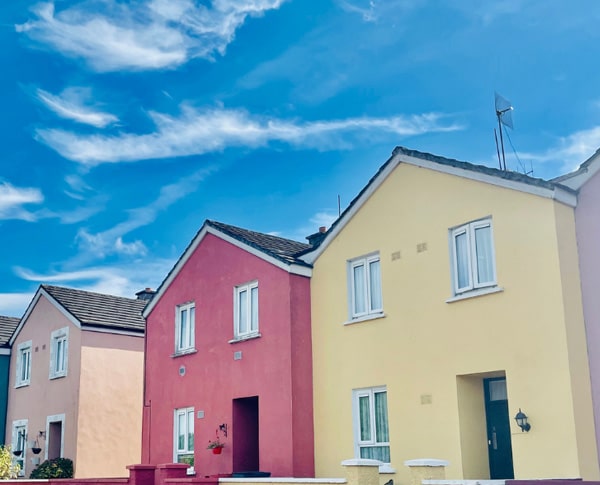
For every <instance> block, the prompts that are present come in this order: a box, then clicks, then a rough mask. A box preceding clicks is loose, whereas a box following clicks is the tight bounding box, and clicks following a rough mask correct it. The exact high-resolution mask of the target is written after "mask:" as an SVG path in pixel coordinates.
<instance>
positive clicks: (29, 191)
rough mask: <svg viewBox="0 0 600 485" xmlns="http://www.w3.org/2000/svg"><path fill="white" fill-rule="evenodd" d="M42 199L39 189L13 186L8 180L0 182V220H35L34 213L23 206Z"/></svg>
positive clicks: (39, 201)
mask: <svg viewBox="0 0 600 485" xmlns="http://www.w3.org/2000/svg"><path fill="white" fill-rule="evenodd" d="M43 201H44V196H43V195H42V192H41V191H40V190H39V189H36V188H31V187H27V188H20V187H14V186H13V185H11V184H9V183H8V182H0V220H1V219H20V220H23V221H29V222H32V221H35V220H36V219H37V216H36V214H35V213H33V212H30V211H28V210H27V209H25V208H24V207H23V206H24V205H27V204H39V203H41V202H43Z"/></svg>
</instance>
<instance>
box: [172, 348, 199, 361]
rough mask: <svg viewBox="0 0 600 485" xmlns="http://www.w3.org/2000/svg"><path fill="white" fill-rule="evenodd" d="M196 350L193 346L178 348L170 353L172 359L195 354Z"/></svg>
mask: <svg viewBox="0 0 600 485" xmlns="http://www.w3.org/2000/svg"><path fill="white" fill-rule="evenodd" d="M196 352H198V351H197V350H196V349H195V348H192V349H184V350H178V351H177V352H175V353H174V354H172V355H171V357H172V358H173V359H175V358H176V357H183V356H185V355H189V354H195V353H196Z"/></svg>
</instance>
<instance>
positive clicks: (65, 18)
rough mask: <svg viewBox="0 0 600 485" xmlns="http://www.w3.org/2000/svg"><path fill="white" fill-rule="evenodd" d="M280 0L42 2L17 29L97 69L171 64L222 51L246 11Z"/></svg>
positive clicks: (273, 6)
mask: <svg viewBox="0 0 600 485" xmlns="http://www.w3.org/2000/svg"><path fill="white" fill-rule="evenodd" d="M283 1H284V0H213V1H212V2H211V6H210V7H208V6H205V5H202V4H198V2H194V1H192V0H152V1H150V2H128V3H122V2H118V1H117V0H104V1H103V2H91V1H86V2H82V3H79V4H78V5H75V6H73V7H71V8H67V9H65V10H61V11H57V10H56V8H55V4H54V3H53V2H47V3H42V4H40V5H37V6H36V7H34V8H33V9H32V13H33V15H34V16H35V18H34V19H32V20H29V21H28V22H26V23H24V24H20V25H17V26H16V30H17V31H18V32H22V33H25V34H26V35H28V36H29V37H30V38H31V39H33V40H34V41H36V42H38V43H39V44H40V45H44V46H47V47H51V48H53V49H55V50H57V51H59V52H60V53H61V54H63V55H65V56H67V57H73V58H81V59H84V60H85V61H86V62H87V63H88V64H89V65H90V66H91V67H92V68H93V69H95V70H97V71H117V70H134V71H139V70H148V69H164V68H175V67H177V66H179V65H181V64H183V63H185V62H186V61H188V60H189V59H190V58H195V57H201V58H205V59H212V58H213V56H214V55H215V53H218V54H220V55H223V54H224V53H225V49H226V47H227V45H228V44H229V43H231V42H232V41H233V39H234V37H235V32H236V30H237V29H238V28H239V27H240V26H241V25H243V23H244V22H245V20H246V18H247V17H249V16H259V15H261V14H263V13H264V12H266V11H268V10H271V9H277V8H279V7H280V5H281V4H282V3H283ZM99 8H101V9H102V10H99Z"/></svg>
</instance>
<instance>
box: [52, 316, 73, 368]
mask: <svg viewBox="0 0 600 485" xmlns="http://www.w3.org/2000/svg"><path fill="white" fill-rule="evenodd" d="M68 352H69V327H65V328H61V329H59V330H55V331H54V332H52V334H51V336H50V379H56V378H58V377H65V376H66V375H67V362H68V355H69V354H68Z"/></svg>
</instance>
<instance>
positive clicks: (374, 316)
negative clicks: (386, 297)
mask: <svg viewBox="0 0 600 485" xmlns="http://www.w3.org/2000/svg"><path fill="white" fill-rule="evenodd" d="M385 317H386V314H385V313H383V311H382V312H380V313H371V314H370V315H365V316H364V317H360V318H354V319H353V320H348V321H347V322H344V323H342V325H352V324H353V323H361V322H368V321H369V320H379V319H380V318H385Z"/></svg>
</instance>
